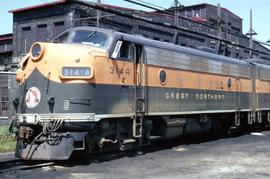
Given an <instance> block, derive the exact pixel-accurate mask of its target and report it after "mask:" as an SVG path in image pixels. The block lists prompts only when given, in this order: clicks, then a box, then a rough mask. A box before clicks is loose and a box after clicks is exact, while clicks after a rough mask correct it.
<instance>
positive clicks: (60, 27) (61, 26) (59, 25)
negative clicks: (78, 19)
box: [53, 21, 65, 36]
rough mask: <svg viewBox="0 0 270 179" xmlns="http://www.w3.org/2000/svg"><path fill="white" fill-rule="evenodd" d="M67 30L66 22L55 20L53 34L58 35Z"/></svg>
mask: <svg viewBox="0 0 270 179" xmlns="http://www.w3.org/2000/svg"><path fill="white" fill-rule="evenodd" d="M64 30H65V22H64V21H60V22H55V23H54V27H53V36H56V35H58V34H60V33H61V32H63V31H64Z"/></svg>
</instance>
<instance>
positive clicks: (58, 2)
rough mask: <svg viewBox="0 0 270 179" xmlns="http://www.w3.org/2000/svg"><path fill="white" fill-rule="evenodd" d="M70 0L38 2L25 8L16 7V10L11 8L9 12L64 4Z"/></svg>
mask: <svg viewBox="0 0 270 179" xmlns="http://www.w3.org/2000/svg"><path fill="white" fill-rule="evenodd" d="M68 1H69V0H57V1H54V2H50V3H44V4H38V5H35V6H28V7H24V8H19V9H14V10H10V11H8V12H9V13H17V12H23V11H29V10H32V9H36V8H43V7H48V6H54V5H59V4H64V3H66V2H68Z"/></svg>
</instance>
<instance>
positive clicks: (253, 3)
mask: <svg viewBox="0 0 270 179" xmlns="http://www.w3.org/2000/svg"><path fill="white" fill-rule="evenodd" d="M52 1H54V0H12V1H11V0H0V22H1V23H0V34H5V33H12V14H11V13H9V12H8V11H9V10H13V9H18V8H23V7H27V6H32V5H37V4H43V3H47V2H52ZM89 1H90V2H94V0H89ZM101 1H102V3H106V4H112V5H117V6H123V7H128V8H134V9H142V10H149V9H143V8H142V7H140V6H135V5H133V4H131V3H128V2H125V1H124V0H101ZM144 1H147V2H150V3H152V4H155V5H158V6H161V7H164V8H168V7H170V6H171V5H172V3H173V0H144ZM179 2H180V3H181V4H182V5H192V4H198V3H209V4H213V5H217V4H218V3H220V4H221V7H224V8H227V9H228V10H230V11H232V12H233V13H235V14H236V15H238V16H240V17H241V18H242V19H243V33H244V34H245V33H247V32H248V30H249V11H250V9H252V11H253V29H254V30H255V32H257V33H258V35H257V36H256V37H255V39H258V40H260V41H263V42H265V41H267V40H268V39H269V38H270V23H269V18H270V0H203V1H200V0H179ZM149 11H150V10H149Z"/></svg>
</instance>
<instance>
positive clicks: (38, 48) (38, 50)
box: [30, 43, 43, 60]
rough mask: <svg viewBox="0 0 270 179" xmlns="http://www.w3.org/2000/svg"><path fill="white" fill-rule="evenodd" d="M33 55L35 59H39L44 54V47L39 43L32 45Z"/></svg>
mask: <svg viewBox="0 0 270 179" xmlns="http://www.w3.org/2000/svg"><path fill="white" fill-rule="evenodd" d="M30 51H31V57H32V59H33V60H38V59H40V57H41V56H42V53H43V48H42V46H41V45H40V44H39V43H34V44H33V45H32V47H31V50H30Z"/></svg>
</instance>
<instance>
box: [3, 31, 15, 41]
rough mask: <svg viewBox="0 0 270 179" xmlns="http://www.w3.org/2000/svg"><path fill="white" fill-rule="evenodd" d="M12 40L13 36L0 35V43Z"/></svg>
mask: <svg viewBox="0 0 270 179" xmlns="http://www.w3.org/2000/svg"><path fill="white" fill-rule="evenodd" d="M12 39H13V34H12V33H10V34H1V35H0V41H4V40H12Z"/></svg>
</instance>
